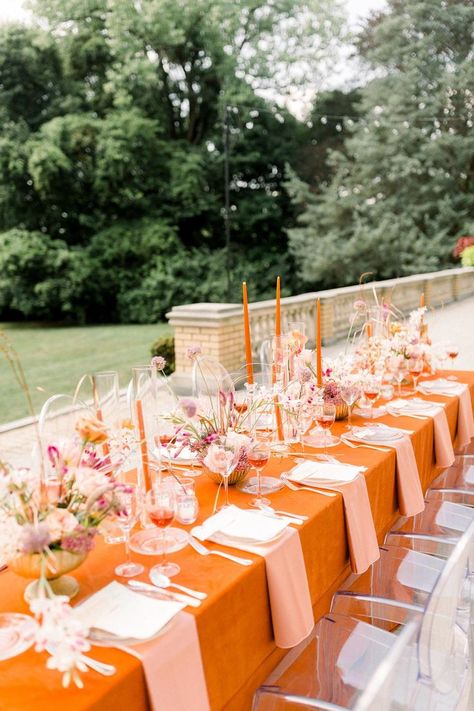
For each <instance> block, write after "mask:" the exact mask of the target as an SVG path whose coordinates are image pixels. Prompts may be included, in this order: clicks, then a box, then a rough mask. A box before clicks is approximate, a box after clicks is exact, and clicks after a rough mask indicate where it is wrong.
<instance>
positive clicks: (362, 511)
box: [289, 462, 380, 573]
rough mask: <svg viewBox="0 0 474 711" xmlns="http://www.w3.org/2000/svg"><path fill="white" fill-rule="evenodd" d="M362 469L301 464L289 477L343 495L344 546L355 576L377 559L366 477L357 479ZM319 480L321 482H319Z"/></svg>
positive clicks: (375, 538) (325, 464)
mask: <svg viewBox="0 0 474 711" xmlns="http://www.w3.org/2000/svg"><path fill="white" fill-rule="evenodd" d="M364 469H365V467H356V466H352V465H346V464H336V463H334V464H332V463H329V462H328V463H320V462H303V463H301V464H298V465H297V466H296V467H294V468H293V469H292V471H291V474H290V476H289V478H290V479H291V480H292V481H296V482H300V483H304V485H305V486H315V487H319V488H321V487H322V488H325V489H333V490H335V491H338V492H340V493H341V494H342V499H343V502H344V517H345V520H346V531H347V543H348V548H349V556H350V561H351V568H352V570H353V571H354V573H363V572H365V571H366V570H367V569H368V568H369V567H370V566H371V565H372V563H374V562H375V561H376V560H378V559H379V558H380V553H379V546H378V542H377V533H376V531H375V525H374V519H373V516H372V511H371V508H370V501H369V495H368V492H367V484H366V482H365V477H364V476H360V472H362V471H364ZM318 479H319V481H320V482H324V483H319V482H318ZM331 479H332V480H333V481H331ZM341 481H344V483H341Z"/></svg>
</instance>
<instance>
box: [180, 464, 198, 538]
mask: <svg viewBox="0 0 474 711" xmlns="http://www.w3.org/2000/svg"><path fill="white" fill-rule="evenodd" d="M186 473H188V470H186ZM174 490H175V494H176V520H177V521H178V522H179V523H182V524H184V525H185V526H189V525H190V524H192V523H194V522H195V521H196V519H197V517H198V513H199V502H198V500H197V496H196V492H195V481H194V479H193V478H191V476H186V477H185V476H181V477H179V478H178V477H177V478H176V479H174Z"/></svg>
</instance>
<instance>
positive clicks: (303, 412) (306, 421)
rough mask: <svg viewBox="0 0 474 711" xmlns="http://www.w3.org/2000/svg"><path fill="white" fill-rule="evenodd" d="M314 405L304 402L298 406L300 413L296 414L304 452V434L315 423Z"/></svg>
mask: <svg viewBox="0 0 474 711" xmlns="http://www.w3.org/2000/svg"><path fill="white" fill-rule="evenodd" d="M313 410H314V405H313V406H311V405H308V404H307V403H302V404H301V405H300V407H299V408H298V413H297V416H296V429H297V431H298V434H299V438H300V444H301V451H302V452H304V436H305V434H306V432H307V431H308V428H309V427H310V426H311V424H312V423H313V417H314V412H313Z"/></svg>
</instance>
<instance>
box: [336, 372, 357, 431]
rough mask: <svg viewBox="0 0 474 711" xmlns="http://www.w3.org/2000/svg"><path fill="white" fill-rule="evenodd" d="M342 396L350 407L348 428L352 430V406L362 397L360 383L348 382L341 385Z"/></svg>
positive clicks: (348, 407)
mask: <svg viewBox="0 0 474 711" xmlns="http://www.w3.org/2000/svg"><path fill="white" fill-rule="evenodd" d="M341 397H342V399H343V400H344V402H345V403H346V405H347V409H348V424H347V426H348V429H349V431H350V432H352V408H353V407H354V405H355V403H356V402H357V400H358V398H359V397H360V386H359V384H358V383H354V382H347V383H343V385H342V387H341Z"/></svg>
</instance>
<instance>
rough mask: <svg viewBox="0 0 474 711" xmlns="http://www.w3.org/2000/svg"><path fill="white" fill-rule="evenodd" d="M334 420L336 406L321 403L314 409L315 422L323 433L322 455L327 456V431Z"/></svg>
mask: <svg viewBox="0 0 474 711" xmlns="http://www.w3.org/2000/svg"><path fill="white" fill-rule="evenodd" d="M335 419H336V406H335V405H334V404H333V403H332V402H322V403H320V404H318V405H316V407H315V420H316V422H317V423H318V425H319V426H320V427H322V428H323V431H324V454H325V455H326V456H327V454H328V436H327V433H328V431H329V432H330V431H331V427H332V426H333V424H334V420H335Z"/></svg>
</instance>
